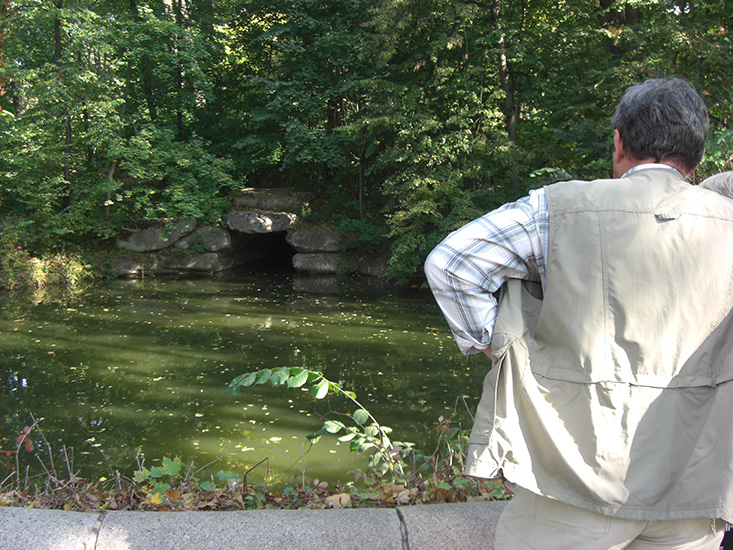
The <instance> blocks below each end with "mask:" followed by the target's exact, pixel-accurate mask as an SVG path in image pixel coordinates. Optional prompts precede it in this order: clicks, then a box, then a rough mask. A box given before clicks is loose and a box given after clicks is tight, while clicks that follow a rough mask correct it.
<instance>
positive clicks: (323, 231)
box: [285, 225, 354, 252]
mask: <svg viewBox="0 0 733 550" xmlns="http://www.w3.org/2000/svg"><path fill="white" fill-rule="evenodd" d="M285 239H286V240H287V241H288V244H289V245H290V246H292V247H293V248H295V250H297V251H298V252H339V251H341V250H343V249H344V248H346V245H347V244H348V243H349V242H351V241H353V240H354V237H351V236H346V235H341V234H339V232H338V230H337V229H336V228H335V227H333V226H327V225H323V226H317V227H306V228H303V229H294V230H293V231H291V232H290V233H289V234H288V236H287V237H286V238H285Z"/></svg>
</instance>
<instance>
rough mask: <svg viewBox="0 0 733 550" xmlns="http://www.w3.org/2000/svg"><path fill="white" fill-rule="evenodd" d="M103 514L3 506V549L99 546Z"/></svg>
mask: <svg viewBox="0 0 733 550" xmlns="http://www.w3.org/2000/svg"><path fill="white" fill-rule="evenodd" d="M103 517H104V515H103V514H86V513H83V512H64V511H62V510H33V509H27V508H11V507H3V508H0V548H2V549H3V550H29V549H33V550H89V549H92V548H94V547H95V544H96V541H97V532H98V530H99V527H100V524H101V522H102V519H103Z"/></svg>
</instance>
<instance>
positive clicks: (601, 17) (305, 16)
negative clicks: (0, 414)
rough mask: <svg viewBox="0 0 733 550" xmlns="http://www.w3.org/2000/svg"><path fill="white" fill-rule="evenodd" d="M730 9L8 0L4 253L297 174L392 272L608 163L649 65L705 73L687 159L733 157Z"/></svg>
mask: <svg viewBox="0 0 733 550" xmlns="http://www.w3.org/2000/svg"><path fill="white" fill-rule="evenodd" d="M731 23H733V3H731V2H726V1H725V0H700V1H682V0H592V1H591V0H564V1H563V0H560V1H556V0H514V1H511V2H510V1H508V0H368V1H367V0H269V1H265V0H163V1H154V0H153V1H149V0H2V3H0V151H1V154H0V220H1V221H0V247H1V248H0V254H3V253H7V251H8V250H11V249H17V247H23V249H24V250H29V251H32V252H33V253H36V254H43V253H47V252H49V251H53V250H54V249H73V248H75V247H87V246H91V245H92V244H94V243H100V242H104V241H105V240H106V239H109V238H110V237H112V236H113V235H115V234H116V232H117V231H118V230H119V228H120V227H121V226H123V225H124V224H125V223H126V222H127V221H129V220H133V219H148V218H178V217H191V218H196V219H197V220H198V221H200V222H201V223H204V224H208V225H217V224H220V223H221V218H222V213H223V211H224V210H223V209H224V208H225V207H226V204H227V196H228V193H230V192H231V190H233V189H237V188H241V187H294V188H297V189H304V190H308V191H310V192H312V193H313V194H314V195H315V196H316V197H318V198H317V201H318V208H313V209H311V213H310V219H311V221H313V222H314V223H317V222H319V221H322V220H328V221H329V222H331V223H336V224H338V225H339V226H340V228H341V229H342V230H343V231H345V232H352V233H355V234H357V235H358V237H359V239H360V246H361V247H363V248H364V249H367V248H379V247H389V248H390V249H391V250H392V252H393V260H394V263H393V267H392V274H393V276H395V277H397V278H399V279H404V278H406V277H410V276H411V275H412V274H413V273H415V272H416V270H417V269H418V266H419V264H420V263H421V262H422V260H423V259H424V257H425V256H426V255H427V252H428V251H429V250H430V249H431V248H432V247H433V246H434V245H435V244H436V243H437V242H438V240H440V239H441V238H442V236H444V235H445V234H446V233H447V232H449V231H450V230H452V229H454V228H456V227H458V226H459V225H461V224H462V223H463V222H465V221H467V220H469V219H471V218H473V217H475V216H477V215H480V214H481V213H483V212H485V211H487V210H489V209H491V208H494V207H496V206H498V205H500V204H502V203H504V202H506V201H507V200H511V199H512V198H515V197H518V196H520V195H522V194H524V193H526V191H527V189H528V188H531V187H536V186H540V185H544V184H547V183H551V182H552V181H556V180H558V179H565V178H568V177H582V178H593V177H599V176H608V175H609V171H610V150H611V145H612V140H611V132H610V127H609V120H610V117H611V115H612V112H613V109H614V107H615V104H616V103H617V101H618V98H619V97H620V95H621V93H622V92H623V90H624V89H625V88H626V87H627V86H629V85H631V84H634V83H636V82H639V81H641V80H643V79H646V78H649V77H656V76H668V75H678V76H682V77H684V78H686V79H688V80H690V81H691V82H692V83H693V84H694V85H695V86H696V87H697V88H698V90H699V91H700V92H701V93H702V94H703V96H704V98H705V100H706V102H707V105H708V107H709V109H710V113H711V120H712V126H711V134H710V139H709V142H708V148H707V153H706V156H705V159H704V161H703V164H702V166H701V167H700V169H699V170H698V172H697V177H698V178H699V177H702V176H705V175H709V174H710V173H713V172H716V171H720V170H723V169H729V168H730V167H731V154H732V153H733V145H732V142H733V132H732V131H731V129H730V126H729V125H730V123H731V122H733V98H732V97H731V92H732V91H733V86H731V79H733V55H732V54H733V49H732V48H731V36H730V34H729V32H728V30H729V28H730V27H731Z"/></svg>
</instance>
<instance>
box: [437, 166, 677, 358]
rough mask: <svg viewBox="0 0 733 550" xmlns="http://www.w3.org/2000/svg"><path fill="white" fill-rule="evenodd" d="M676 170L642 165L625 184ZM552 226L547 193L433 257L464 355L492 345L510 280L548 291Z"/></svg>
mask: <svg viewBox="0 0 733 550" xmlns="http://www.w3.org/2000/svg"><path fill="white" fill-rule="evenodd" d="M650 168H652V169H657V170H658V169H660V168H663V169H665V170H674V171H677V170H676V169H675V168H673V167H672V166H668V165H665V164H647V163H645V164H640V165H637V166H634V167H633V168H631V169H630V170H629V171H628V172H626V173H625V174H624V175H623V176H621V177H622V178H625V177H626V176H629V175H631V174H632V173H634V172H636V171H640V170H646V169H650ZM548 227H549V222H548V217H547V200H546V199H545V190H544V189H538V190H536V191H531V192H530V194H529V196H527V197H524V198H522V199H519V200H518V201H517V202H513V203H509V204H505V205H504V206H502V207H501V208H499V209H497V210H494V211H493V212H489V213H488V214H486V215H484V216H482V217H481V218H478V219H477V220H474V221H472V222H470V223H469V224H467V225H464V226H463V227H462V228H460V229H459V230H458V231H454V232H453V233H451V234H450V235H448V237H447V238H446V239H445V240H444V241H443V242H442V243H440V244H439V245H438V246H437V247H436V248H435V250H433V251H432V252H431V253H430V256H428V259H427V261H426V262H425V275H426V276H427V278H428V283H430V289H431V290H432V291H433V295H434V296H435V299H436V301H437V302H438V305H439V306H440V309H441V310H442V311H443V315H445V318H446V320H447V321H448V325H449V326H450V329H451V331H452V332H453V336H454V338H455V339H456V343H457V344H458V347H459V348H460V350H461V352H463V353H464V354H465V355H469V354H473V353H479V352H481V351H483V350H485V349H486V348H488V347H489V346H490V345H491V336H492V334H493V332H494V322H495V321H496V305H497V304H496V298H494V295H493V293H494V292H496V291H497V290H499V287H501V285H502V284H504V282H505V281H506V280H507V279H511V278H514V279H526V280H530V281H534V282H539V283H541V284H542V289H543V290H544V288H545V270H546V266H545V258H547V246H548V234H549V229H548Z"/></svg>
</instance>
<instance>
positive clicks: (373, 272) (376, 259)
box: [358, 252, 391, 277]
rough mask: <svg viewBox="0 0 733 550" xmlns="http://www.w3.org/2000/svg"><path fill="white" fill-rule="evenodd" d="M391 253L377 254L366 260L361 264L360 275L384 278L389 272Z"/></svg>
mask: <svg viewBox="0 0 733 550" xmlns="http://www.w3.org/2000/svg"><path fill="white" fill-rule="evenodd" d="M390 257H391V254H390V253H389V252H377V253H375V254H371V255H369V256H367V257H366V258H364V259H363V260H362V261H361V262H360V263H359V268H358V272H359V275H367V276H369V277H384V276H385V275H387V272H388V271H389V259H390Z"/></svg>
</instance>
